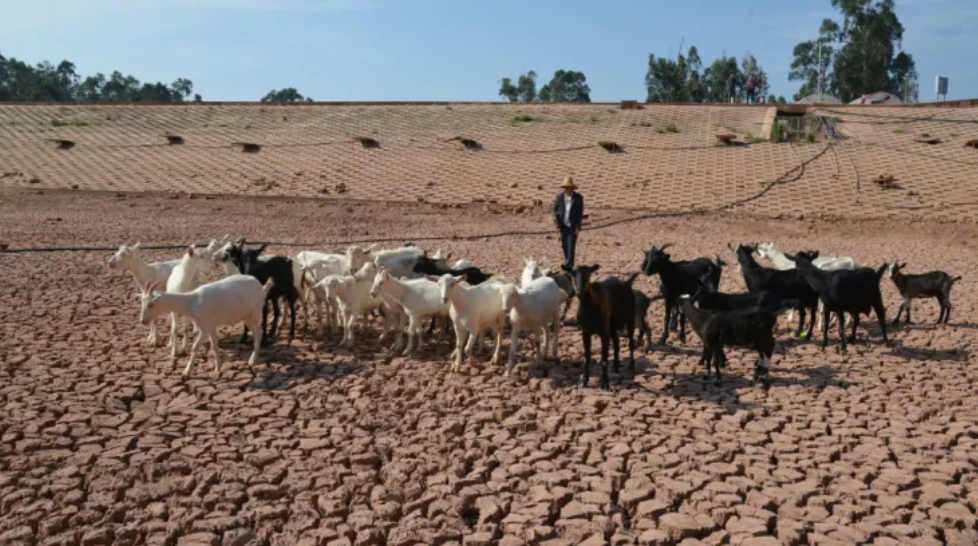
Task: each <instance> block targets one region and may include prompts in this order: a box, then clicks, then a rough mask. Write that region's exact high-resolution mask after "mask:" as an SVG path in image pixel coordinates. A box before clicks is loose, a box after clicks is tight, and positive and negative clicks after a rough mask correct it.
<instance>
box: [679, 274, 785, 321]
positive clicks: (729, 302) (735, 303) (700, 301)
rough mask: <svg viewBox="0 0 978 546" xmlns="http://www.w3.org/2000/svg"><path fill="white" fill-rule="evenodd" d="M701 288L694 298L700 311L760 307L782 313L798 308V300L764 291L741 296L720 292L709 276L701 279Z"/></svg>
mask: <svg viewBox="0 0 978 546" xmlns="http://www.w3.org/2000/svg"><path fill="white" fill-rule="evenodd" d="M700 286H701V288H702V289H701V290H698V291H697V292H696V293H695V294H694V296H693V300H695V302H696V304H697V305H698V306H699V308H700V309H708V310H713V311H742V310H744V309H750V308H752V307H760V308H761V309H767V310H769V311H775V312H778V313H780V312H781V311H783V310H785V309H794V308H796V307H797V306H798V300H785V299H782V298H779V297H778V296H776V295H774V294H772V293H771V292H767V291H763V290H762V291H758V292H746V293H739V294H725V293H723V292H718V291H717V287H716V285H715V284H713V279H711V278H709V277H707V276H703V277H700Z"/></svg>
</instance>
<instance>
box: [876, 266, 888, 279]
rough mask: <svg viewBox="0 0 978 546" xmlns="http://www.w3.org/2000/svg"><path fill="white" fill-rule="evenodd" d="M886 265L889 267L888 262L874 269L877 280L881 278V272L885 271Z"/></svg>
mask: <svg viewBox="0 0 978 546" xmlns="http://www.w3.org/2000/svg"><path fill="white" fill-rule="evenodd" d="M887 267H889V264H883V265H881V266H880V267H879V268H878V269H877V270H876V279H877V280H879V279H882V278H883V273H886V268H887Z"/></svg>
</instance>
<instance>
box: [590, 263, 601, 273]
mask: <svg viewBox="0 0 978 546" xmlns="http://www.w3.org/2000/svg"><path fill="white" fill-rule="evenodd" d="M599 269H601V264H594V265H592V266H591V273H594V272H595V271H597V270H599Z"/></svg>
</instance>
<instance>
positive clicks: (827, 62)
mask: <svg viewBox="0 0 978 546" xmlns="http://www.w3.org/2000/svg"><path fill="white" fill-rule="evenodd" d="M839 31H840V28H839V24H838V23H836V22H835V21H833V20H832V19H823V20H822V26H821V27H819V29H818V38H817V39H815V40H808V41H805V42H800V43H798V44H796V45H795V49H794V51H793V54H794V59H793V60H792V61H791V70H790V71H789V72H788V79H789V80H791V81H802V82H804V83H803V84H802V86H801V88H800V89H799V90H798V92H797V93H795V100H801V99H802V98H804V97H807V96H808V95H813V94H815V93H817V92H818V79H819V76H821V77H822V92H823V93H828V94H834V93H835V92H836V90H835V81H834V79H833V78H832V59H833V58H834V57H835V52H836V47H837V45H838V41H839Z"/></svg>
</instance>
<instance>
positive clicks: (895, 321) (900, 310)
mask: <svg viewBox="0 0 978 546" xmlns="http://www.w3.org/2000/svg"><path fill="white" fill-rule="evenodd" d="M906 306H907V300H906V298H904V299H901V300H900V306H899V307H897V314H896V316H895V317H893V325H894V326H896V325H897V324H900V315H902V314H903V309H904V308H905V307H906Z"/></svg>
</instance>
